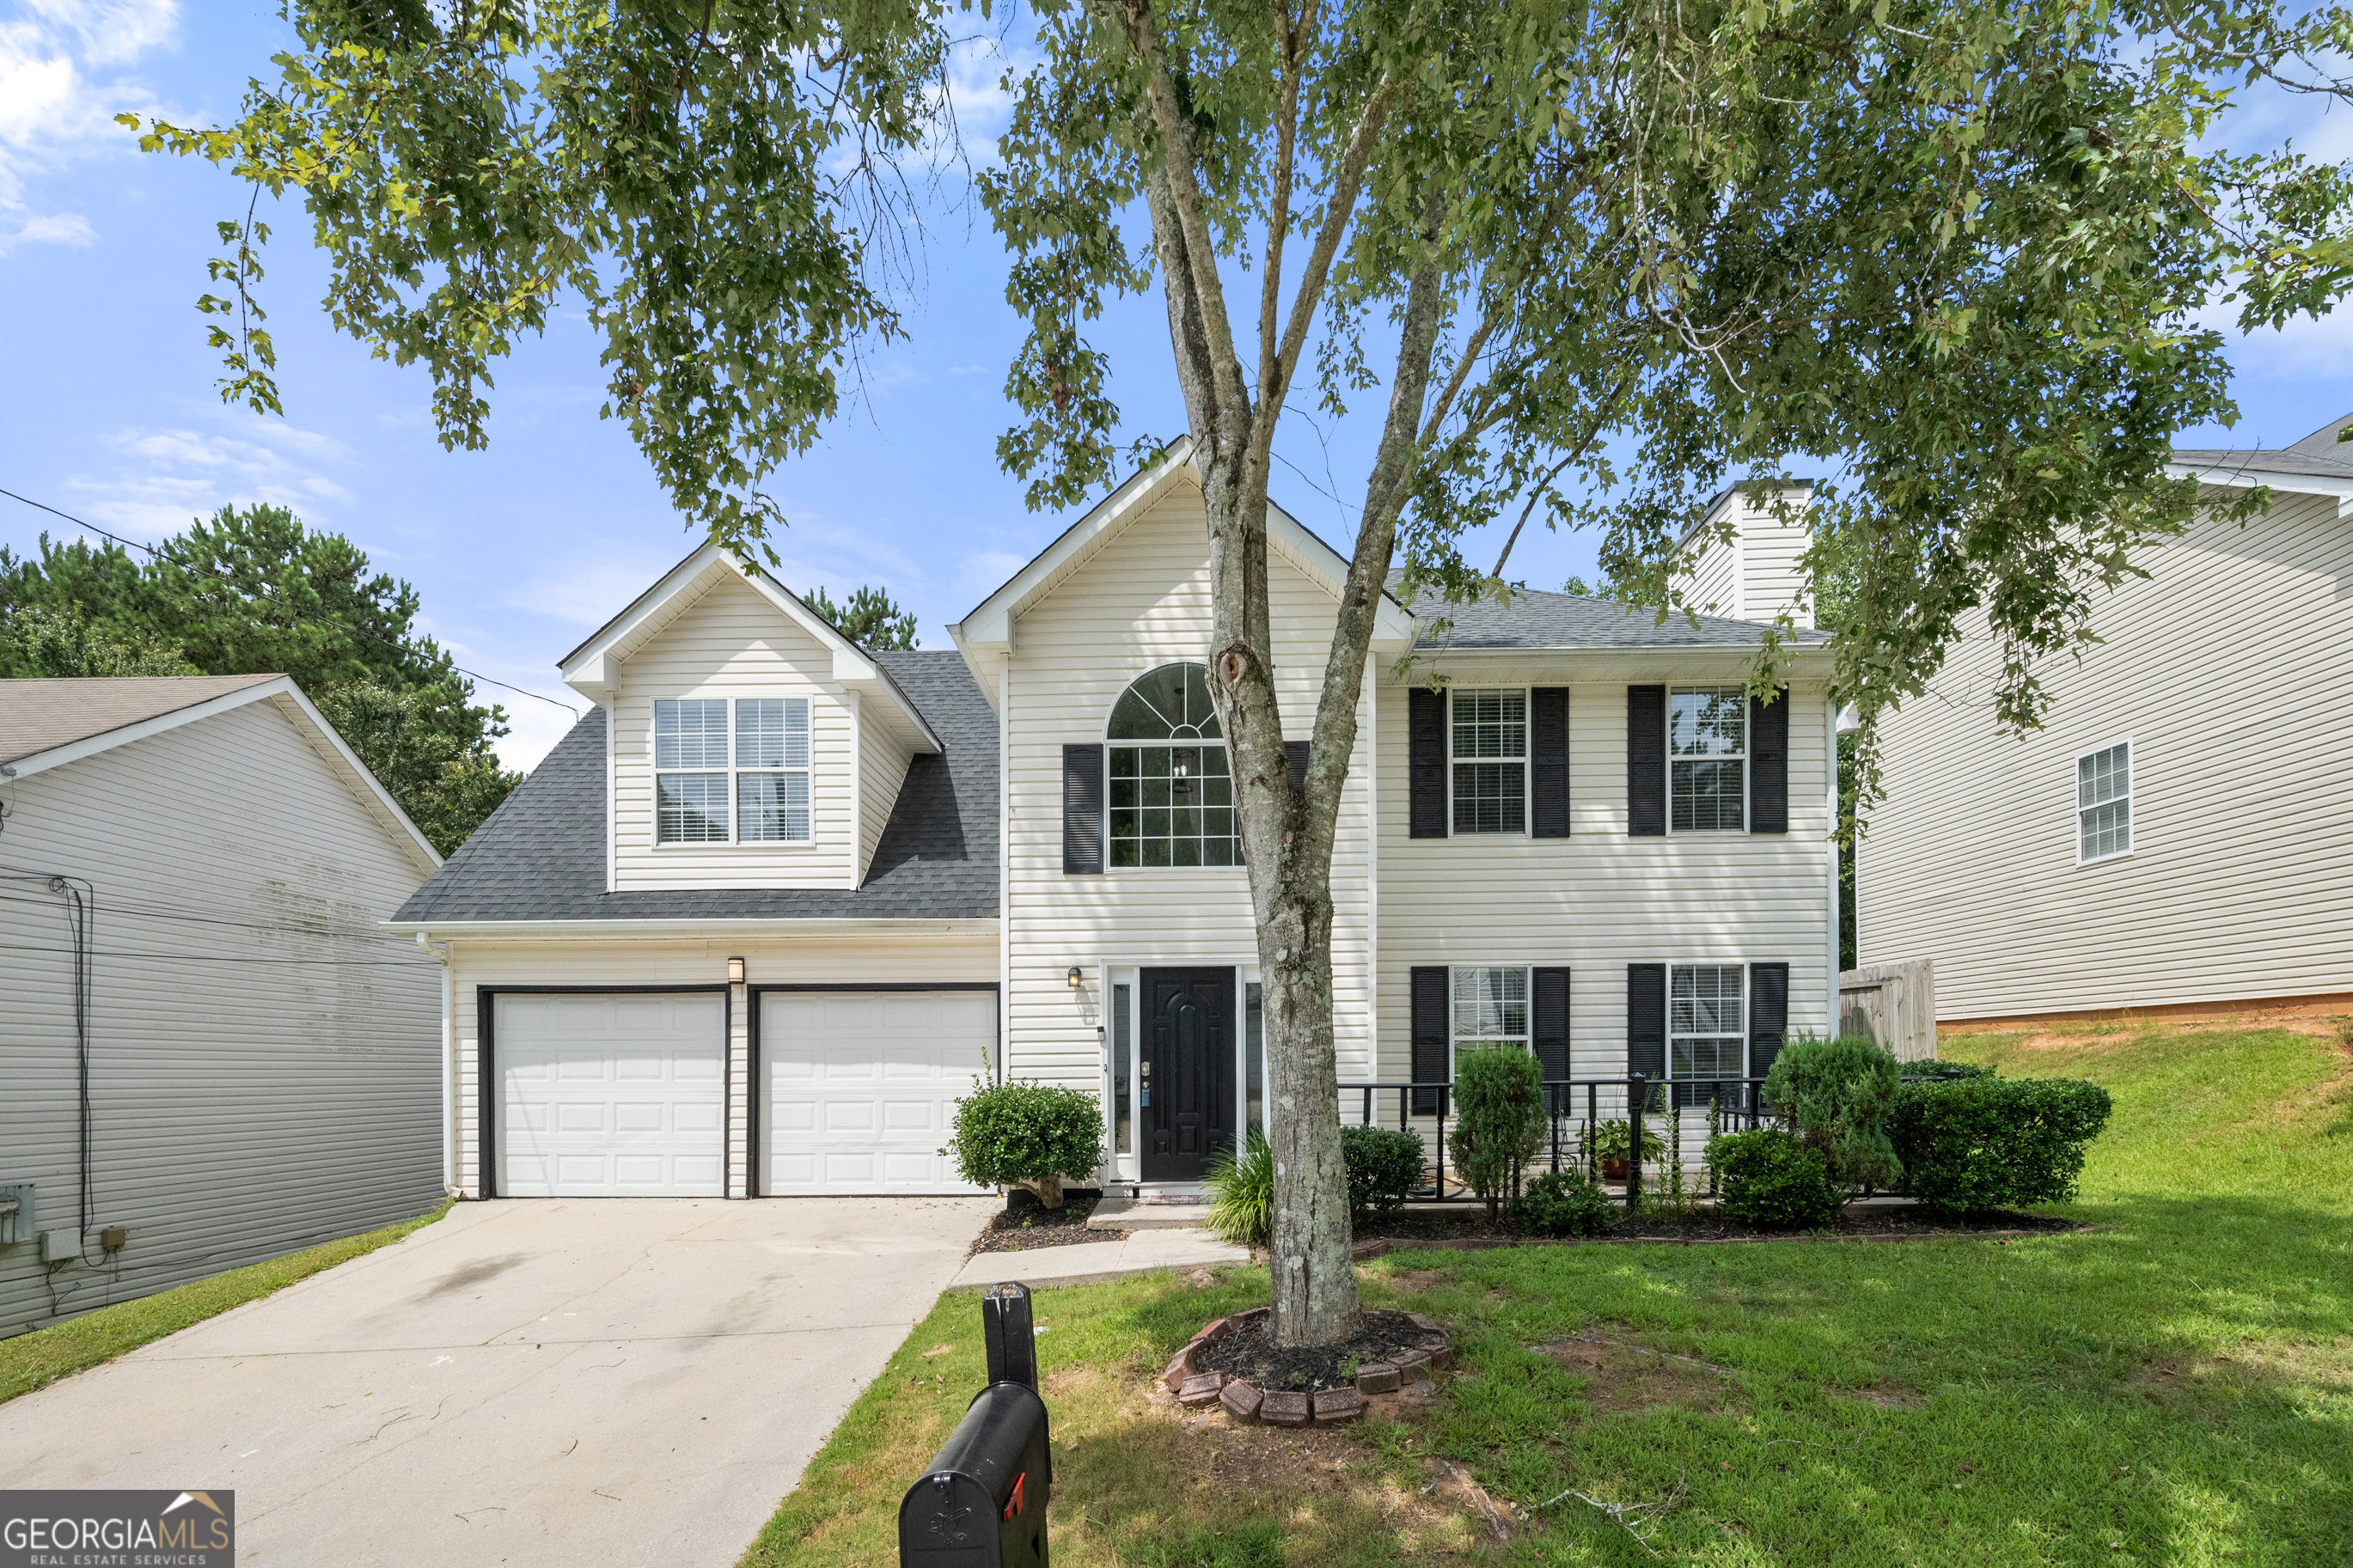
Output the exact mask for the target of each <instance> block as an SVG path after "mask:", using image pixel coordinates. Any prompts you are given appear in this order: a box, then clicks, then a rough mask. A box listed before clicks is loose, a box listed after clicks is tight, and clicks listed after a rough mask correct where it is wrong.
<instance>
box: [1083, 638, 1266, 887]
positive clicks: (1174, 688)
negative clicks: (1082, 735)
mask: <svg viewBox="0 0 2353 1568" xmlns="http://www.w3.org/2000/svg"><path fill="white" fill-rule="evenodd" d="M1208 674H1209V672H1208V668H1207V667H1206V666H1203V665H1198V664H1164V665H1162V666H1161V667H1160V668H1157V669H1155V670H1153V671H1151V672H1150V673H1149V674H1147V675H1145V677H1144V678H1143V679H1140V680H1138V681H1136V682H1135V684H1134V685H1133V686H1131V687H1129V688H1128V689H1126V690H1125V691H1124V692H1123V693H1122V694H1121V695H1120V699H1119V701H1118V702H1117V704H1115V705H1114V706H1113V709H1112V710H1111V725H1110V728H1109V729H1108V731H1106V732H1105V734H1104V739H1105V740H1106V741H1108V742H1110V746H1109V751H1110V753H1111V755H1110V771H1111V863H1112V864H1113V866H1115V867H1116V866H1239V865H1240V864H1241V842H1240V839H1239V838H1238V837H1236V836H1235V832H1234V781H1233V777H1232V775H1231V774H1230V773H1229V772H1228V771H1227V768H1226V739H1225V731H1223V730H1221V729H1219V727H1218V715H1217V713H1216V711H1215V710H1212V709H1211V708H1210V706H1209V684H1208Z"/></svg>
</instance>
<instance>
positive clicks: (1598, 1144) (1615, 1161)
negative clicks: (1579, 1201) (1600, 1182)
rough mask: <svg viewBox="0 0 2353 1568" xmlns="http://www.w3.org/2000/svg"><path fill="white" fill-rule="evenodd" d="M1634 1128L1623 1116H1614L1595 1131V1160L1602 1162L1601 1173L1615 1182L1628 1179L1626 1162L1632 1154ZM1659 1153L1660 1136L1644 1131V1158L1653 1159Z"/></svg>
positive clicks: (1647, 1130) (1648, 1130)
mask: <svg viewBox="0 0 2353 1568" xmlns="http://www.w3.org/2000/svg"><path fill="white" fill-rule="evenodd" d="M1633 1144H1634V1135H1633V1128H1632V1127H1631V1126H1630V1125H1629V1124H1628V1122H1627V1121H1626V1119H1625V1118H1624V1117H1622V1116H1613V1117H1611V1118H1610V1119H1609V1121H1605V1122H1603V1123H1602V1124H1601V1125H1600V1126H1599V1127H1596V1128H1595V1129H1594V1130H1593V1154H1594V1158H1596V1159H1598V1160H1599V1161H1600V1162H1601V1173H1602V1175H1603V1176H1604V1177H1606V1178H1607V1179H1609V1180H1610V1181H1613V1182H1622V1181H1624V1180H1625V1179H1626V1162H1627V1159H1628V1158H1629V1156H1630V1154H1631V1153H1632V1151H1633ZM1658 1152H1659V1135H1658V1134H1657V1133H1655V1132H1653V1131H1651V1130H1650V1129H1649V1128H1647V1127H1645V1128H1643V1129H1642V1158H1643V1159H1645V1160H1649V1159H1653V1158H1655V1157H1656V1156H1657V1154H1658Z"/></svg>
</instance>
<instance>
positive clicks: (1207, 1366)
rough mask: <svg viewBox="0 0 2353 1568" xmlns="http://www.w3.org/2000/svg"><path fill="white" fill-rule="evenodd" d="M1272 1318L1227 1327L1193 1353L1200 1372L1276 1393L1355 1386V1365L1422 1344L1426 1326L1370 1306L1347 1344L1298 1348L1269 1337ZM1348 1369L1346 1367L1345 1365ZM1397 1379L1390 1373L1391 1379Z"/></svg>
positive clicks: (1303, 1392)
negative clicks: (1423, 1327)
mask: <svg viewBox="0 0 2353 1568" xmlns="http://www.w3.org/2000/svg"><path fill="white" fill-rule="evenodd" d="M1271 1321H1273V1320H1272V1319H1271V1318H1258V1319H1254V1320H1251V1321H1244V1322H1236V1323H1230V1324H1229V1325H1228V1326H1227V1328H1226V1330H1225V1331H1223V1332H1222V1333H1219V1334H1217V1335H1215V1336H1213V1337H1211V1338H1210V1339H1208V1340H1206V1341H1204V1342H1202V1344H1201V1346H1200V1348H1199V1349H1198V1350H1197V1351H1195V1352H1193V1365H1194V1367H1195V1368H1196V1369H1197V1370H1198V1371H1200V1372H1221V1373H1225V1374H1226V1376H1227V1377H1228V1378H1229V1379H1240V1381H1242V1382H1244V1383H1247V1384H1250V1385H1251V1386H1253V1387H1255V1388H1258V1389H1261V1390H1262V1391H1265V1392H1267V1393H1274V1392H1277V1391H1282V1392H1285V1393H1293V1394H1320V1393H1322V1392H1323V1391H1324V1390H1325V1389H1327V1388H1348V1387H1352V1386H1353V1385H1354V1379H1355V1377H1356V1368H1357V1367H1359V1366H1361V1365H1363V1364H1365V1363H1367V1362H1387V1361H1389V1360H1391V1359H1392V1358H1393V1357H1395V1356H1398V1355H1400V1354H1402V1353H1404V1352H1407V1351H1409V1350H1412V1349H1414V1348H1415V1347H1417V1346H1419V1345H1420V1344H1421V1343H1422V1342H1423V1341H1424V1339H1425V1338H1426V1337H1427V1336H1426V1334H1425V1332H1424V1331H1423V1330H1422V1329H1420V1328H1419V1327H1418V1326H1417V1325H1416V1324H1415V1323H1414V1321H1413V1320H1412V1319H1411V1318H1410V1317H1409V1316H1408V1315H1407V1314H1405V1313H1403V1312H1392V1311H1368V1312H1366V1313H1365V1314H1364V1315H1363V1316H1362V1317H1361V1318H1360V1319H1359V1320H1358V1321H1357V1324H1356V1333H1355V1334H1354V1335H1352V1336H1351V1337H1350V1338H1349V1339H1348V1341H1347V1342H1345V1343H1344V1344H1337V1345H1304V1346H1300V1347H1297V1348H1293V1347H1290V1346H1285V1345H1278V1344H1274V1343H1272V1342H1270V1341H1269V1340H1268V1338H1267V1336H1266V1330H1267V1326H1268V1325H1269V1324H1270V1323H1271ZM1344 1369H1345V1370H1344ZM1396 1381H1397V1380H1396V1379H1395V1378H1391V1379H1390V1382H1391V1384H1395V1382H1396Z"/></svg>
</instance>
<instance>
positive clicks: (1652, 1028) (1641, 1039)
mask: <svg viewBox="0 0 2353 1568" xmlns="http://www.w3.org/2000/svg"><path fill="white" fill-rule="evenodd" d="M1653 689H1654V690H1655V689H1656V688H1653ZM1626 1070H1627V1071H1628V1072H1629V1073H1641V1075H1642V1076H1643V1077H1644V1078H1646V1079H1651V1081H1652V1082H1654V1083H1655V1082H1657V1081H1658V1080H1659V1079H1662V1078H1664V1077H1666V1076H1667V966H1666V965H1665V964H1663V963H1630V964H1628V965H1627V966H1626Z"/></svg>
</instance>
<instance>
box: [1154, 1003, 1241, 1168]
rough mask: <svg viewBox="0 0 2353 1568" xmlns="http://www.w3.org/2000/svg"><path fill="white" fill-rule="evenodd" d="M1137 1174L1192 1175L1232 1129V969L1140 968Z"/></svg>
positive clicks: (1225, 1144) (1229, 1138)
mask: <svg viewBox="0 0 2353 1568" xmlns="http://www.w3.org/2000/svg"><path fill="white" fill-rule="evenodd" d="M1141 978H1142V980H1143V982H1144V998H1143V1000H1144V1051H1143V1064H1142V1065H1143V1069H1144V1070H1143V1073H1142V1075H1141V1076H1142V1079H1143V1085H1142V1087H1143V1089H1144V1091H1145V1104H1144V1106H1143V1110H1144V1130H1145V1138H1144V1179H1145V1181H1147V1182H1198V1181H1199V1180H1200V1179H1201V1178H1202V1177H1203V1176H1204V1175H1206V1174H1208V1164H1209V1156H1210V1155H1212V1154H1214V1153H1216V1152H1218V1151H1219V1150H1220V1149H1224V1148H1227V1147H1229V1145H1230V1144H1231V1143H1232V1142H1233V1136H1234V972H1233V971H1232V970H1230V969H1147V970H1145V972H1144V973H1143V975H1142V977H1141Z"/></svg>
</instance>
